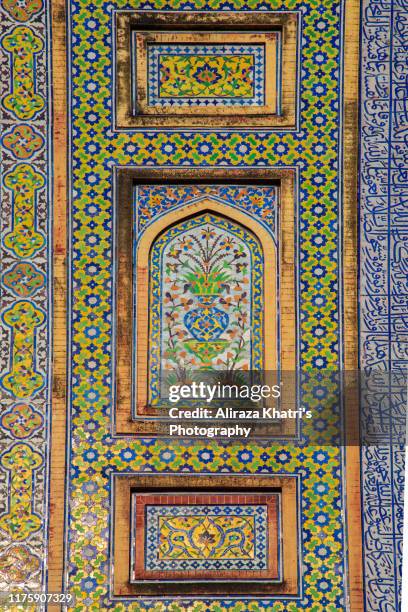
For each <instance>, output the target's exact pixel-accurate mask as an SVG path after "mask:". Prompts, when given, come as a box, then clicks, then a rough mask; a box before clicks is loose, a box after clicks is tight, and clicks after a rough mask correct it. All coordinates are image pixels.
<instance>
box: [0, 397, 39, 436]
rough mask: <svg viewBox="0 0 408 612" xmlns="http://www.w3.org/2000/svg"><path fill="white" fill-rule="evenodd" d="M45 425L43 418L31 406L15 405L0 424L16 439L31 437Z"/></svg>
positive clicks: (2, 418)
mask: <svg viewBox="0 0 408 612" xmlns="http://www.w3.org/2000/svg"><path fill="white" fill-rule="evenodd" d="M42 423H43V417H42V416H41V414H40V413H39V412H37V411H36V410H34V408H32V406H30V405H29V404H14V406H12V407H11V408H9V410H7V411H6V412H5V413H4V414H3V416H2V417H1V419H0V424H1V426H2V427H4V429H5V430H6V431H8V432H9V433H10V434H11V435H12V436H13V437H14V438H18V439H19V440H22V439H24V438H28V437H29V436H31V434H32V433H34V431H36V430H37V429H39V428H40V427H41V425H42Z"/></svg>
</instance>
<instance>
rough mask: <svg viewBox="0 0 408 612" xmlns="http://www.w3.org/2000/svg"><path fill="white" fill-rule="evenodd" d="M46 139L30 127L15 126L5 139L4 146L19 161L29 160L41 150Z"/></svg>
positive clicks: (24, 125)
mask: <svg viewBox="0 0 408 612" xmlns="http://www.w3.org/2000/svg"><path fill="white" fill-rule="evenodd" d="M43 144H44V138H43V137H42V136H41V134H39V133H38V132H36V131H35V130H34V129H33V128H32V127H31V126H30V125H26V124H24V123H23V124H21V125H15V126H14V127H13V128H12V129H11V130H10V131H9V132H7V133H6V134H5V135H4V137H3V145H4V147H5V148H6V149H8V150H9V151H11V153H12V154H13V155H14V157H16V158H17V159H29V158H30V157H32V156H33V155H34V153H36V152H37V151H39V149H41V147H42V146H43Z"/></svg>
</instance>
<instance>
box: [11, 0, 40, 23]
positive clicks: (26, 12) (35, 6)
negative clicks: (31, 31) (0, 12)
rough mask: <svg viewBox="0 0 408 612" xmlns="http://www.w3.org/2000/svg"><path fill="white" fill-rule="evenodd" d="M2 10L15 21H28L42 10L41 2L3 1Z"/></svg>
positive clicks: (25, 0)
mask: <svg viewBox="0 0 408 612" xmlns="http://www.w3.org/2000/svg"><path fill="white" fill-rule="evenodd" d="M3 8H4V9H5V10H6V11H7V13H8V14H9V15H11V17H13V19H15V20H16V21H28V20H29V19H31V17H32V16H33V15H34V14H35V13H38V12H39V11H41V9H42V8H43V3H42V0H4V2H3Z"/></svg>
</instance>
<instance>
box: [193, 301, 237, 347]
mask: <svg viewBox="0 0 408 612" xmlns="http://www.w3.org/2000/svg"><path fill="white" fill-rule="evenodd" d="M215 297H216V296H214V295H198V296H197V298H198V303H199V306H198V308H194V310H190V312H188V313H187V314H186V315H185V316H184V325H185V326H186V328H187V329H188V331H189V332H190V333H191V335H192V336H193V338H195V339H196V340H198V341H199V342H209V341H212V340H217V339H218V338H219V337H220V336H221V334H222V333H223V332H224V331H225V330H226V329H227V327H228V324H229V316H228V314H227V313H226V312H224V311H223V310H220V309H219V308H217V307H216V306H214V298H215Z"/></svg>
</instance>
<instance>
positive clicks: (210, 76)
mask: <svg viewBox="0 0 408 612" xmlns="http://www.w3.org/2000/svg"><path fill="white" fill-rule="evenodd" d="M193 77H194V78H195V79H196V80H197V81H198V82H199V83H202V84H203V85H207V86H208V85H214V83H217V81H219V80H220V79H222V74H220V73H219V72H218V70H217V68H216V67H215V66H214V67H212V66H210V64H208V63H207V62H205V64H204V65H203V66H200V67H199V68H197V70H196V71H195V73H194V74H193Z"/></svg>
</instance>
